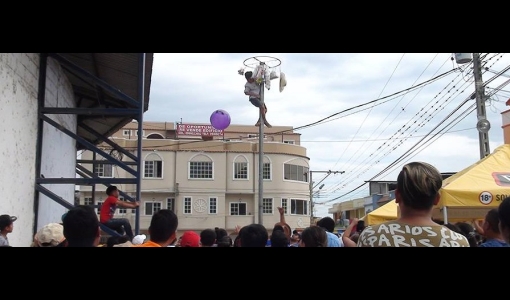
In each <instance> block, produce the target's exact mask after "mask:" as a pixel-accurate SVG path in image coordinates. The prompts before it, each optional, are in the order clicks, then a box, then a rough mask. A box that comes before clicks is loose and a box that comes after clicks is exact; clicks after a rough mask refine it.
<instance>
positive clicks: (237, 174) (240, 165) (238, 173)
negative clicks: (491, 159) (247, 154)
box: [234, 157, 248, 179]
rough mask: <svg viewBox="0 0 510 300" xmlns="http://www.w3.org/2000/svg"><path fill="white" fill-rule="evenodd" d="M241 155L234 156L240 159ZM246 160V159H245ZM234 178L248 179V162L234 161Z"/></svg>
mask: <svg viewBox="0 0 510 300" xmlns="http://www.w3.org/2000/svg"><path fill="white" fill-rule="evenodd" d="M241 159H242V157H239V158H236V160H241ZM245 160H246V159H245ZM234 179H248V162H247V161H242V162H241V161H235V162H234Z"/></svg>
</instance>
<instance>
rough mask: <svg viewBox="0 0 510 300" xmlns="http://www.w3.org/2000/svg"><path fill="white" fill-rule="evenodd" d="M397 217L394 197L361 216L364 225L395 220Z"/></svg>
mask: <svg viewBox="0 0 510 300" xmlns="http://www.w3.org/2000/svg"><path fill="white" fill-rule="evenodd" d="M397 218H398V205H397V203H396V202H395V199H393V200H391V201H390V202H388V203H386V204H384V205H383V206H381V207H379V208H377V209H375V210H373V211H371V212H369V213H368V214H366V215H365V217H364V218H363V219H364V220H365V225H375V224H380V223H383V222H386V221H391V220H396V219H397Z"/></svg>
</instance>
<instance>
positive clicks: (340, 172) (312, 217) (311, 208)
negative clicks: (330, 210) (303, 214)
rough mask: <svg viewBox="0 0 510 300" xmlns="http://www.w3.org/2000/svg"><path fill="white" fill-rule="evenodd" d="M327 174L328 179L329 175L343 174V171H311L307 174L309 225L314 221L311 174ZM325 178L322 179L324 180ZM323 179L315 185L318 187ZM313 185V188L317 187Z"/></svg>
mask: <svg viewBox="0 0 510 300" xmlns="http://www.w3.org/2000/svg"><path fill="white" fill-rule="evenodd" d="M314 172H315V173H328V175H326V177H328V176H329V175H331V174H343V173H345V171H331V170H328V171H312V170H309V171H308V173H309V174H310V175H309V176H308V181H309V182H310V225H312V224H313V219H314V217H315V216H314V214H313V207H314V203H313V188H314V185H313V181H312V173H314ZM326 177H325V178H324V179H326ZM324 179H322V180H321V181H319V183H317V185H319V184H320V183H321V182H323V181H324ZM317 185H315V186H317Z"/></svg>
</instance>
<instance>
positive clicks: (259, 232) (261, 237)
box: [239, 224, 269, 247]
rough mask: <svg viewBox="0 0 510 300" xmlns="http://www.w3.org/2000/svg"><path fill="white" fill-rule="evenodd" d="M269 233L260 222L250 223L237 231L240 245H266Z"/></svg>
mask: <svg viewBox="0 0 510 300" xmlns="http://www.w3.org/2000/svg"><path fill="white" fill-rule="evenodd" d="M268 238H269V234H268V233H267V229H266V227H264V226H263V225H261V224H250V225H247V226H244V227H243V228H242V229H241V230H240V231H239V239H240V246H241V247H266V244H267V240H268Z"/></svg>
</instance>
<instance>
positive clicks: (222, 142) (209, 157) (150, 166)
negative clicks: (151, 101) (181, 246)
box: [80, 122, 310, 234]
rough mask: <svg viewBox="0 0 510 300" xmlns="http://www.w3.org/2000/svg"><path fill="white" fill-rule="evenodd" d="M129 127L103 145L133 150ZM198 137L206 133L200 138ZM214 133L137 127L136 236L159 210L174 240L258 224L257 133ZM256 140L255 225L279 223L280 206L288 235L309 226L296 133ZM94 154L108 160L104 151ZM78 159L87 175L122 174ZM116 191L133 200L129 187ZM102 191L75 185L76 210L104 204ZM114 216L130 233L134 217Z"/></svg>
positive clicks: (302, 153) (243, 129)
mask: <svg viewBox="0 0 510 300" xmlns="http://www.w3.org/2000/svg"><path fill="white" fill-rule="evenodd" d="M137 125H138V124H137V122H132V123H130V124H127V125H126V126H124V127H123V128H121V129H120V130H119V131H118V132H116V133H115V134H113V135H112V137H111V140H112V141H114V142H115V143H116V144H118V145H120V146H121V147H123V148H124V149H127V150H130V149H132V150H134V149H135V148H136V143H137V140H135V139H134V138H136V137H137V136H138V135H137ZM186 128H192V129H189V130H187V129H186ZM201 130H203V132H208V133H204V134H201V133H200V132H199V131H201ZM197 132H199V134H197ZM211 132H213V133H211ZM214 132H215V130H214V129H212V127H211V125H207V124H180V125H176V124H174V123H167V122H144V124H143V132H142V134H143V140H142V143H143V146H142V149H143V152H142V155H141V157H142V159H143V168H142V172H141V173H142V183H141V198H140V200H141V205H140V208H139V214H140V215H139V229H140V233H147V228H148V226H149V223H150V220H151V217H152V215H153V213H154V212H155V211H157V210H159V209H162V208H168V209H172V210H174V212H176V214H177V216H178V218H179V227H178V230H179V232H178V234H180V233H182V231H184V230H195V231H197V232H200V231H201V230H203V229H206V228H214V227H220V228H225V229H227V230H229V231H231V230H233V229H234V228H235V226H236V225H240V226H244V225H248V224H251V223H259V203H258V198H259V196H258V194H259V193H258V174H259V166H258V161H259V158H258V157H259V156H258V148H259V147H258V127H255V126H247V125H230V126H229V127H228V128H227V129H225V131H224V132H216V133H214ZM264 133H265V136H266V138H265V142H264V150H263V151H264V166H263V178H264V182H263V191H264V195H263V203H262V206H263V209H262V224H263V225H264V226H266V228H268V229H272V227H273V226H274V224H275V223H276V222H278V221H279V214H278V211H277V207H278V206H282V207H283V208H284V209H285V218H286V221H287V223H289V225H290V226H291V227H292V228H293V229H295V228H305V227H307V226H309V224H310V202H309V183H308V178H309V158H308V157H307V156H306V149H305V148H304V147H302V146H300V134H298V133H294V132H293V130H292V127H290V126H279V127H276V126H275V127H273V128H270V129H269V128H265V132H264ZM101 147H103V148H102V149H103V150H104V151H105V152H107V153H111V154H112V155H116V154H115V153H116V152H115V151H113V152H112V149H111V147H108V145H106V144H102V145H101ZM81 158H82V161H84V162H88V163H86V164H85V163H84V164H83V166H84V167H85V168H88V170H90V171H91V170H92V169H94V170H95V174H96V175H98V176H100V177H102V178H115V177H126V176H128V175H129V174H126V172H125V171H124V170H123V169H122V168H119V167H117V166H112V164H109V163H108V162H107V161H106V160H104V159H103V158H101V157H100V156H96V158H95V159H96V160H99V161H98V162H97V163H96V165H95V167H94V168H93V167H92V164H91V163H90V162H91V161H92V160H93V153H92V152H91V151H85V152H83V153H82V154H81ZM101 159H102V162H104V163H101ZM122 160H123V161H124V162H128V161H130V160H129V158H127V157H123V158H122ZM117 187H118V188H119V189H120V190H121V191H123V192H125V193H126V194H128V195H130V196H135V194H134V193H135V187H134V186H133V185H129V184H123V185H117ZM93 190H94V191H93ZM105 190H106V186H105V185H96V186H94V187H92V186H83V187H82V188H81V190H80V201H81V204H87V205H94V206H96V207H98V206H99V205H100V204H101V203H102V201H103V200H104V199H105V198H106V194H105ZM116 217H126V218H128V219H130V221H131V224H132V226H133V228H135V224H136V210H134V209H117V215H116Z"/></svg>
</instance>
